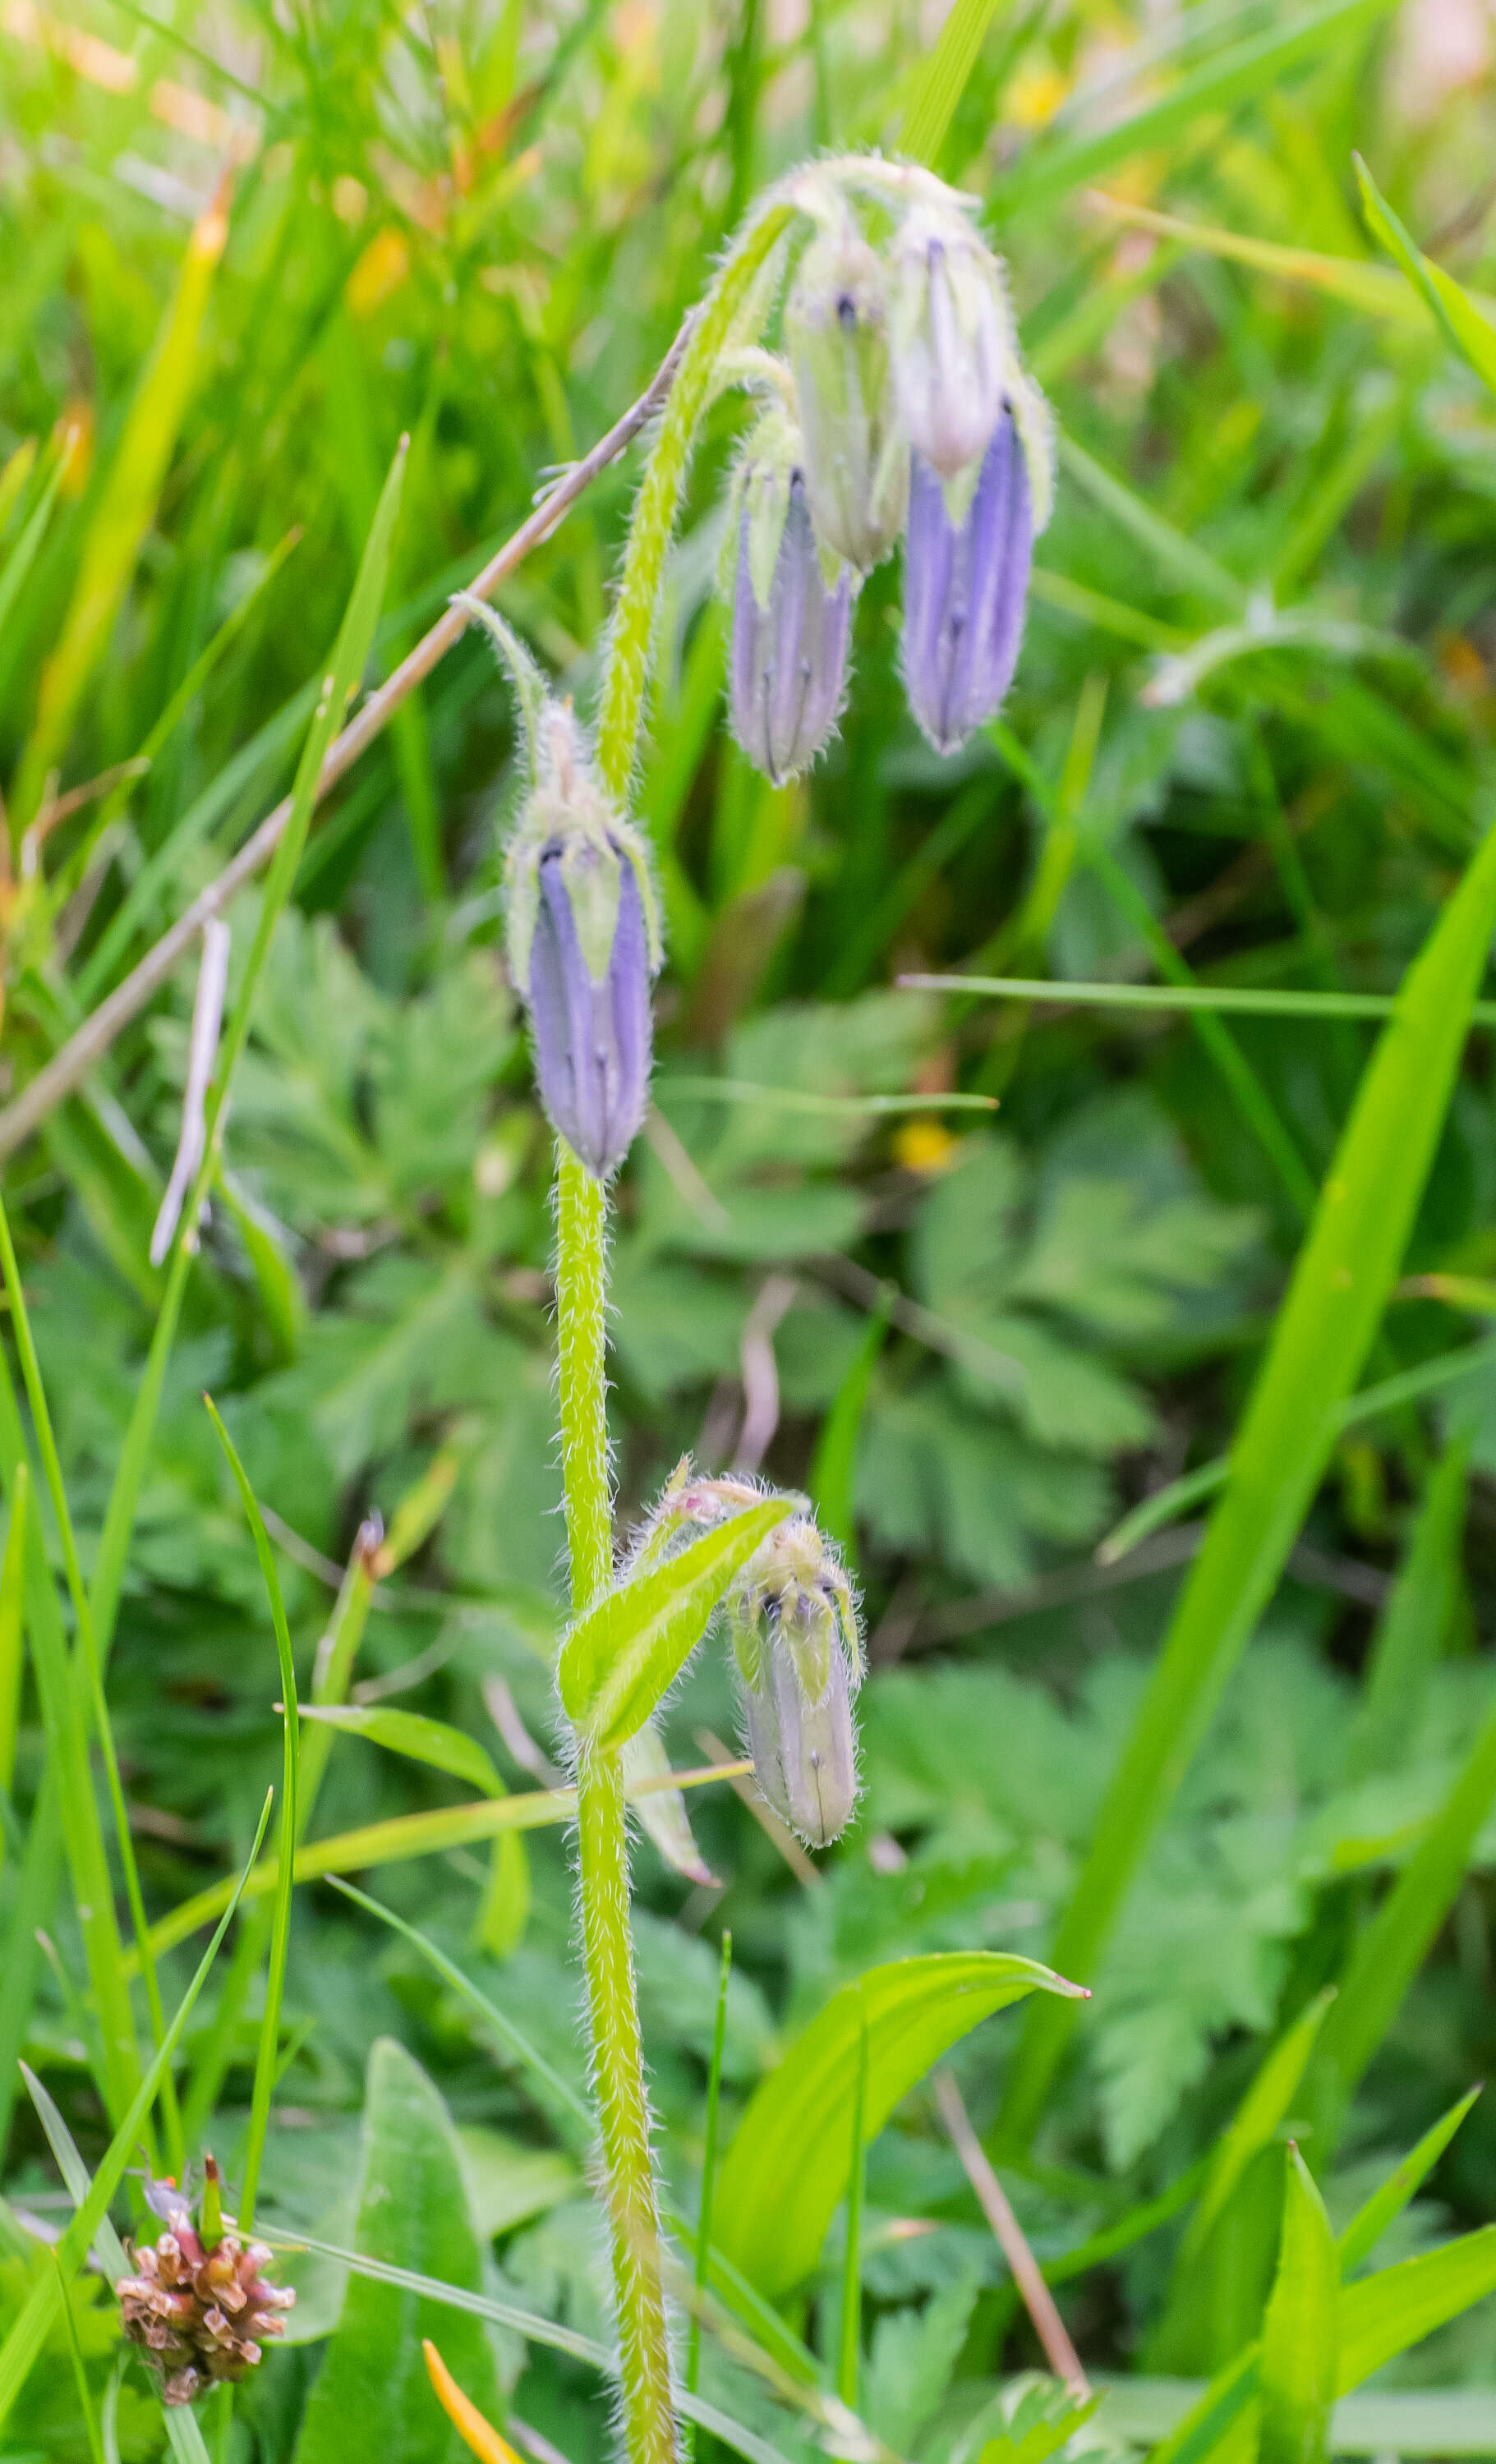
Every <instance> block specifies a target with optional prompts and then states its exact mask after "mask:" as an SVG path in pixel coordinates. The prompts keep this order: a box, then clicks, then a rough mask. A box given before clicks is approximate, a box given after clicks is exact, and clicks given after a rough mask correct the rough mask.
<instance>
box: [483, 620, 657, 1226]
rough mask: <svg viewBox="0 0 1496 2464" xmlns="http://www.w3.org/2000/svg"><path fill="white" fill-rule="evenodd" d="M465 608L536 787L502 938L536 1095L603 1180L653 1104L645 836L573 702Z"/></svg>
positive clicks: (512, 865)
mask: <svg viewBox="0 0 1496 2464" xmlns="http://www.w3.org/2000/svg"><path fill="white" fill-rule="evenodd" d="M461 604H462V605H464V606H465V607H467V608H468V610H469V612H470V613H471V614H473V615H474V616H476V617H478V618H479V619H480V620H481V621H482V622H483V624H484V625H485V627H486V628H487V629H488V631H489V632H490V633H491V634H492V636H493V638H494V640H495V643H496V644H497V646H498V648H499V649H500V651H501V652H502V654H503V656H504V658H505V660H506V662H507V664H508V666H509V668H510V671H511V673H512V674H513V676H514V679H515V684H516V689H517V694H518V699H519V705H520V710H521V713H522V715H523V717H524V721H525V731H526V736H527V738H528V744H529V753H530V765H531V773H532V776H531V784H530V792H529V795H528V797H527V799H526V801H525V805H524V809H523V811H522V812H521V814H520V816H519V821H518V824H517V827H516V830H515V834H514V836H513V838H512V839H511V841H510V843H509V850H508V854H507V856H506V859H505V868H504V879H505V888H506V891H507V896H508V914H507V921H506V946H507V949H508V953H509V965H510V972H511V974H512V976H513V977H514V980H515V985H516V988H517V991H518V993H519V994H520V997H521V999H522V1000H523V1001H524V1002H525V1005H526V1007H527V1009H528V1010H529V1013H530V1024H531V1029H532V1031H533V1034H534V1037H535V1068H536V1078H537V1081H538V1083H539V1090H540V1100H541V1102H542V1103H543V1104H544V1106H545V1110H546V1112H547V1114H548V1116H549V1118H550V1121H551V1125H552V1127H553V1128H554V1129H556V1130H558V1131H559V1132H560V1133H561V1136H562V1137H563V1138H564V1139H565V1141H566V1143H567V1145H568V1146H569V1147H570V1148H571V1149H572V1151H573V1153H574V1154H575V1155H578V1156H580V1158H581V1160H582V1161H583V1163H584V1164H585V1165H586V1168H587V1170H588V1171H589V1172H590V1173H591V1174H592V1175H593V1176H594V1177H595V1178H596V1179H598V1180H605V1179H606V1177H607V1176H608V1175H609V1173H612V1172H614V1171H616V1170H617V1168H618V1166H619V1165H620V1164H621V1163H622V1162H623V1159H624V1157H625V1155H627V1152H628V1149H629V1147H630V1146H631V1145H632V1143H633V1140H634V1137H635V1134H636V1133H637V1131H638V1129H639V1125H640V1123H641V1122H642V1120H643V1119H644V1114H645V1107H646V1105H647V1103H648V1101H649V1068H650V1063H651V1059H652V1051H653V1029H652V1023H651V1020H650V1013H649V983H650V979H651V978H652V977H654V976H655V975H657V974H658V972H659V967H660V958H661V948H660V929H659V919H658V915H657V913H656V909H655V903H654V888H653V884H652V882H651V881H650V878H649V860H648V857H647V855H646V852H645V847H644V842H643V840H642V839H641V838H640V836H639V834H638V832H637V831H636V830H634V829H632V828H630V826H629V825H628V824H627V822H626V821H625V820H624V818H623V815H622V814H621V813H620V812H618V810H617V809H616V807H615V806H614V805H613V803H611V801H610V799H609V798H608V796H607V794H606V792H605V788H604V786H603V783H602V781H601V780H600V779H599V778H598V775H597V771H596V769H595V767H594V765H593V761H592V757H591V754H590V752H589V751H588V748H587V744H586V740H585V738H584V737H583V733H582V729H581V728H580V726H579V725H578V723H577V719H576V716H575V715H574V713H573V711H572V708H571V705H570V703H569V702H561V701H557V700H556V699H555V698H554V697H553V696H552V695H551V694H549V693H546V691H545V687H544V684H543V682H542V680H541V678H540V675H539V671H538V670H537V668H536V666H535V663H534V661H533V660H532V659H531V657H530V655H529V653H528V651H527V650H526V649H524V647H523V645H522V644H521V643H519V642H518V641H517V639H516V637H515V635H514V634H513V633H512V632H511V631H510V629H509V627H508V626H507V625H506V624H505V623H504V622H503V619H502V618H501V617H498V616H495V613H494V611H493V609H492V608H491V607H487V606H485V605H484V604H483V602H482V601H481V600H474V599H469V598H467V597H466V596H463V598H462V600H461Z"/></svg>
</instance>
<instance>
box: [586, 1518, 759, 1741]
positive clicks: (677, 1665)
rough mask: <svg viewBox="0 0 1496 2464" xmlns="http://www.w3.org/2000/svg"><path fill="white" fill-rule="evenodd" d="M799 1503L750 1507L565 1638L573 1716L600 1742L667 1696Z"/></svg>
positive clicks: (616, 1594) (618, 1735) (627, 1588)
mask: <svg viewBox="0 0 1496 2464" xmlns="http://www.w3.org/2000/svg"><path fill="white" fill-rule="evenodd" d="M794 1510H795V1504H794V1500H793V1499H792V1498H786V1497H772V1498H768V1499H766V1500H765V1502H764V1503H763V1505H761V1506H750V1507H747V1508H746V1509H745V1511H744V1512H743V1513H741V1514H735V1515H733V1516H732V1517H731V1518H730V1519H729V1520H728V1521H727V1522H725V1523H719V1524H717V1525H715V1527H714V1529H712V1530H710V1531H705V1532H703V1533H702V1535H701V1537H700V1539H699V1540H693V1541H692V1543H691V1545H690V1547H689V1548H686V1549H682V1550H681V1551H680V1553H679V1555H678V1556H675V1557H671V1558H669V1559H667V1560H666V1562H665V1563H664V1564H663V1565H659V1566H655V1567H652V1568H649V1569H648V1570H647V1571H645V1572H644V1573H639V1574H635V1575H633V1576H632V1577H631V1578H629V1579H627V1580H626V1581H624V1582H622V1583H619V1584H618V1585H617V1586H616V1587H615V1588H614V1589H613V1590H612V1591H610V1592H605V1594H604V1595H603V1597H602V1599H600V1600H599V1601H598V1602H597V1603H596V1605H595V1606H594V1607H593V1608H590V1609H588V1610H587V1611H586V1612H585V1614H584V1615H583V1616H582V1617H579V1618H578V1620H577V1622H576V1624H575V1625H574V1626H573V1627H572V1629H571V1631H570V1633H569V1634H568V1635H567V1637H566V1639H565V1640H564V1642H563V1643H562V1644H561V1658H560V1660H559V1661H558V1663H557V1672H556V1676H557V1685H558V1687H559V1690H560V1693H561V1703H562V1705H563V1707H564V1709H565V1712H566V1716H567V1718H568V1719H569V1720H572V1721H573V1722H574V1723H575V1724H576V1726H577V1727H579V1728H584V1729H585V1731H586V1733H587V1735H588V1737H589V1738H590V1739H591V1741H592V1742H593V1744H594V1745H596V1746H599V1747H602V1748H604V1749H606V1748H609V1747H614V1746H621V1745H622V1744H623V1743H624V1740H625V1739H626V1738H627V1737H631V1736H632V1735H633V1734H634V1732H635V1730H636V1729H638V1728H641V1727H643V1726H644V1723H645V1722H646V1720H648V1719H649V1716H650V1714H651V1713H652V1712H653V1711H654V1710H655V1709H656V1708H657V1707H658V1705H660V1704H661V1703H662V1702H663V1701H664V1699H665V1696H666V1695H667V1694H668V1693H669V1691H670V1689H671V1686H672V1685H673V1683H675V1680H676V1678H677V1677H678V1676H679V1675H680V1672H681V1670H682V1669H683V1668H684V1667H685V1665H686V1662H687V1661H688V1660H689V1659H690V1657H691V1655H692V1653H693V1651H694V1649H695V1647H696V1645H697V1643H698V1642H699V1641H700V1639H701V1638H702V1636H703V1634H704V1633H705V1632H706V1629H707V1621H708V1619H709V1618H710V1617H711V1615H712V1612H713V1610H714V1609H715V1607H716V1605H717V1602H718V1601H719V1600H720V1599H721V1597H722V1595H723V1593H724V1592H725V1591H726V1589H727V1587H728V1585H729V1583H730V1582H731V1581H732V1580H733V1577H734V1575H735V1574H737V1573H741V1571H742V1569H743V1567H744V1566H746V1564H747V1563H748V1560H749V1558H750V1557H751V1556H752V1555H753V1552H754V1551H755V1550H756V1549H757V1548H758V1547H759V1543H760V1541H763V1540H766V1539H767V1538H768V1536H769V1533H770V1532H771V1531H772V1530H774V1529H775V1527H776V1526H777V1525H778V1524H781V1523H782V1522H783V1521H784V1518H785V1516H786V1515H788V1514H792V1513H793V1512H794Z"/></svg>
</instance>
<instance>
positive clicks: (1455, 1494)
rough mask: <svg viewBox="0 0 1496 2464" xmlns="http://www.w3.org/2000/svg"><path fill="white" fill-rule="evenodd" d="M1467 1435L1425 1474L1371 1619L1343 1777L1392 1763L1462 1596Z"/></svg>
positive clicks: (1412, 1723)
mask: <svg viewBox="0 0 1496 2464" xmlns="http://www.w3.org/2000/svg"><path fill="white" fill-rule="evenodd" d="M1470 1445H1471V1440H1470V1438H1469V1437H1468V1436H1464V1437H1456V1438H1455V1439H1454V1440H1453V1441H1451V1442H1450V1444H1449V1445H1447V1446H1446V1447H1445V1449H1444V1452H1443V1454H1442V1456H1441V1459H1440V1461H1439V1462H1438V1463H1436V1465H1435V1467H1434V1470H1433V1472H1432V1474H1431V1476H1430V1478H1429V1483H1428V1486H1427V1488H1426V1489H1425V1491H1424V1495H1423V1502H1422V1505H1421V1507H1420V1508H1419V1517H1418V1520H1417V1522H1416V1523H1415V1525H1414V1527H1413V1536H1412V1538H1411V1540H1410V1542H1409V1544H1408V1547H1407V1550H1406V1551H1405V1553H1404V1556H1403V1559H1402V1563H1401V1565H1400V1566H1399V1567H1398V1569H1397V1581H1396V1582H1395V1584H1394V1585H1393V1589H1392V1594H1391V1596H1390V1597H1389V1599H1388V1601H1387V1605H1386V1607H1385V1608H1384V1609H1383V1611H1382V1613H1381V1616H1380V1617H1378V1619H1377V1621H1376V1630H1375V1634H1374V1635H1373V1637H1372V1647H1371V1650H1370V1652H1369V1654H1368V1655H1367V1662H1366V1673H1365V1676H1364V1678H1363V1680H1362V1684H1361V1701H1360V1705H1359V1707H1358V1709H1357V1713H1356V1720H1355V1726H1354V1727H1353V1730H1352V1733H1351V1740H1350V1745H1349V1747H1348V1749H1347V1754H1346V1776H1347V1778H1348V1779H1361V1778H1364V1777H1365V1776H1366V1774H1367V1773H1368V1772H1369V1771H1382V1770H1387V1769H1390V1768H1392V1767H1393V1766H1394V1765H1396V1764H1397V1762H1399V1761H1400V1759H1401V1753H1402V1749H1403V1745H1404V1742H1405V1740H1406V1739H1407V1738H1408V1737H1409V1736H1410V1735H1411V1734H1412V1733H1413V1730H1414V1727H1415V1725H1416V1722H1417V1718H1418V1714H1419V1709H1420V1708H1421V1706H1422V1703H1423V1699H1424V1697H1425V1695H1426V1693H1427V1691H1428V1687H1429V1683H1430V1681H1431V1680H1432V1677H1433V1673H1434V1669H1435V1667H1436V1666H1437V1664H1438V1662H1439V1659H1440V1656H1441V1653H1442V1652H1443V1650H1444V1647H1445V1643H1446V1640H1447V1638H1448V1634H1449V1629H1450V1621H1451V1619H1452V1618H1453V1617H1454V1615H1455V1610H1456V1605H1457V1602H1458V1600H1459V1597H1460V1571H1461V1568H1460V1560H1461V1551H1462V1549H1463V1542H1464V1521H1465V1509H1466V1506H1467V1504H1468V1494H1469V1492H1468V1479H1467V1475H1468V1471H1469V1462H1470Z"/></svg>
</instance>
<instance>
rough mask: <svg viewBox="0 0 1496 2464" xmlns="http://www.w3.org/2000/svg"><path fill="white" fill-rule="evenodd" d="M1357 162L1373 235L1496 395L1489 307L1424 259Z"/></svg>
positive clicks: (1495, 338) (1495, 341) (1495, 340)
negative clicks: (1395, 259) (1487, 310)
mask: <svg viewBox="0 0 1496 2464" xmlns="http://www.w3.org/2000/svg"><path fill="white" fill-rule="evenodd" d="M1351 159H1352V161H1353V164H1354V165H1355V176H1356V180H1357V182H1358V184H1359V187H1360V190H1361V208H1362V211H1363V212H1364V213H1365V216H1366V220H1367V225H1368V228H1369V229H1370V231H1372V233H1373V236H1374V237H1375V238H1376V239H1379V240H1380V242H1381V244H1382V246H1383V248H1384V249H1385V250H1386V251H1387V253H1388V255H1389V256H1394V257H1396V258H1397V263H1398V264H1399V265H1400V266H1401V268H1402V271H1403V273H1404V274H1405V275H1407V278H1408V280H1409V282H1410V283H1411V284H1412V285H1413V289H1414V292H1415V293H1416V295H1417V296H1418V297H1420V298H1421V299H1422V301H1423V303H1424V305H1425V307H1426V308H1427V309H1428V311H1429V314H1430V315H1431V316H1432V318H1433V319H1434V322H1435V324H1436V325H1437V326H1438V327H1439V329H1440V332H1441V334H1442V335H1443V337H1444V340H1445V341H1447V342H1448V343H1449V344H1450V345H1451V347H1452V348H1453V349H1454V350H1456V351H1458V353H1459V355H1460V357H1461V358H1462V359H1463V361H1464V363H1465V364H1466V366H1467V367H1471V368H1473V369H1474V370H1475V373H1476V375H1477V376H1478V377H1479V378H1480V380H1481V383H1482V384H1483V385H1485V387H1486V389H1487V391H1488V392H1491V393H1496V325H1492V323H1491V321H1490V319H1489V317H1488V316H1487V315H1486V314H1485V306H1484V304H1478V303H1477V302H1476V300H1475V299H1473V298H1472V297H1471V296H1470V294H1469V292H1468V291H1466V290H1465V289H1464V288H1463V285H1462V284H1460V283H1458V282H1457V281H1456V280H1455V278H1454V276H1453V275H1451V274H1446V273H1445V272H1444V269H1443V267H1442V266H1441V265H1436V264H1435V262H1434V259H1433V258H1432V257H1430V256H1424V255H1423V254H1422V253H1420V251H1419V249H1418V248H1416V247H1415V245H1414V243H1413V241H1412V239H1411V238H1410V237H1409V235H1408V233H1407V231H1405V230H1404V229H1403V226H1402V224H1401V223H1400V222H1399V221H1398V219H1397V215H1396V214H1395V213H1394V212H1393V209H1392V208H1391V206H1389V204H1388V203H1387V200H1386V198H1385V197H1384V196H1383V195H1382V193H1381V190H1380V189H1379V188H1378V187H1377V186H1376V183H1375V180H1374V179H1373V177H1372V175H1371V173H1370V171H1369V170H1368V169H1367V167H1366V165H1365V164H1364V163H1363V162H1362V160H1361V157H1360V155H1359V154H1353V156H1352V158H1351Z"/></svg>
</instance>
